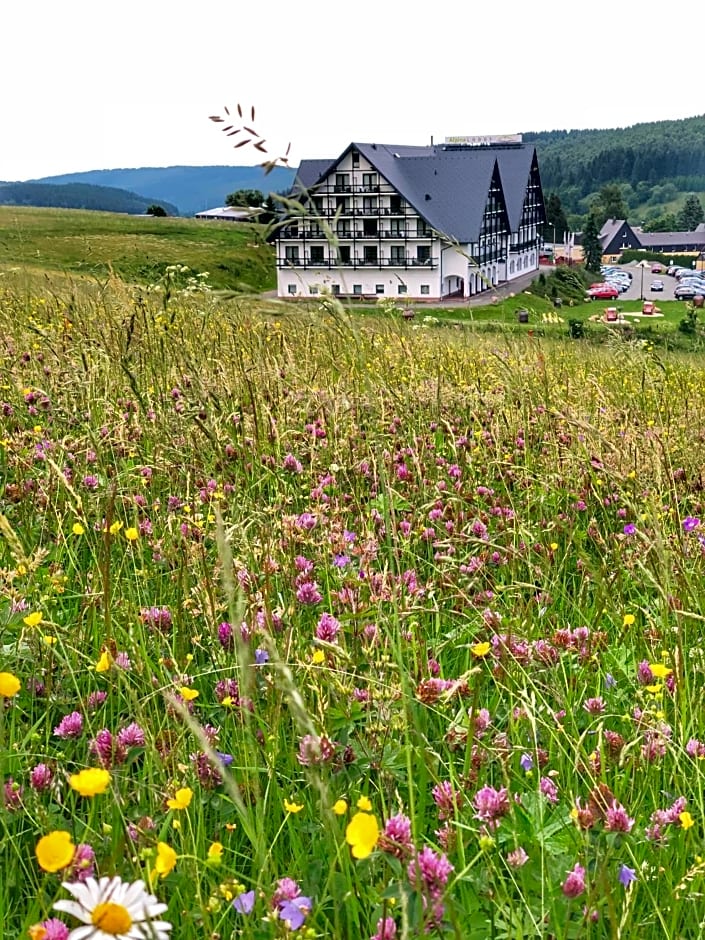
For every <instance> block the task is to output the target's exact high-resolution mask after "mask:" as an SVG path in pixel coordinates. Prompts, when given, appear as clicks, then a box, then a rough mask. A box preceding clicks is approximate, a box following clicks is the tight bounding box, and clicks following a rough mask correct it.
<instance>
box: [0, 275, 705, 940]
mask: <svg viewBox="0 0 705 940" xmlns="http://www.w3.org/2000/svg"><path fill="white" fill-rule="evenodd" d="M0 290H1V294H0V318H1V319H2V337H3V347H4V348H3V361H4V363H5V367H4V372H3V378H2V383H1V385H2V388H1V389H0V408H2V415H3V417H2V433H1V435H0V437H1V438H2V443H1V446H0V474H1V475H2V516H1V517H0V523H1V527H2V535H3V541H2V543H1V544H0V550H1V551H2V556H1V557H0V565H1V570H0V579H1V582H2V597H3V600H2V602H1V604H0V672H6V673H10V674H12V675H14V676H16V677H17V678H18V679H19V680H20V682H21V690H20V691H19V693H18V694H17V695H14V696H9V695H8V696H7V697H5V698H3V699H0V703H1V704H2V705H3V707H2V708H1V709H0V775H1V776H2V777H3V786H4V790H3V794H4V798H3V805H2V807H1V808H0V826H1V827H2V834H1V836H0V866H1V869H2V873H3V877H2V878H1V879H0V924H1V925H2V926H0V937H3V938H4V937H7V938H10V937H12V938H15V937H18V936H24V935H26V933H27V931H28V930H29V929H30V928H31V927H32V925H36V924H37V923H39V922H42V921H44V920H45V919H46V918H48V917H50V916H51V914H52V912H51V906H52V904H53V902H54V901H55V900H56V899H57V898H59V897H66V894H65V891H64V889H63V888H62V887H61V881H62V880H64V881H69V882H71V881H74V880H76V879H77V878H80V877H85V876H86V875H87V874H88V873H90V872H91V871H93V870H95V872H97V873H99V874H107V875H113V874H118V875H120V876H121V877H122V878H123V879H124V880H126V881H132V880H136V879H138V878H142V879H145V880H146V881H147V882H148V883H149V884H150V885H151V889H152V891H153V892H154V893H155V894H156V895H157V896H158V897H159V898H160V900H163V901H164V902H165V903H167V904H168V905H169V909H168V912H167V914H166V915H165V917H166V918H167V919H168V920H170V921H171V922H172V923H173V924H174V925H175V926H174V931H173V935H174V936H175V937H178V938H184V940H190V938H203V937H213V938H215V937H231V936H233V937H234V936H238V937H239V936H242V937H252V938H260V937H278V936H287V935H288V934H290V933H294V932H297V931H296V930H291V929H289V928H288V927H287V916H288V915H289V914H290V909H289V908H287V907H286V906H285V904H286V899H287V898H291V896H292V895H294V894H295V893H296V892H297V891H298V892H300V893H299V895H298V897H299V899H300V898H304V899H307V902H306V903H304V902H303V901H302V902H301V907H300V911H301V912H302V914H303V915H304V916H303V917H302V920H304V921H305V922H304V923H303V924H302V925H301V926H300V927H298V931H300V932H302V933H306V934H307V935H309V936H312V937H316V936H319V937H336V938H338V937H339V938H348V937H350V938H360V937H363V938H367V937H377V938H383V937H384V938H390V937H393V936H397V937H414V936H420V935H424V934H426V933H428V934H430V935H433V936H439V937H440V936H449V937H450V936H452V937H459V938H460V937H462V938H487V937H496V938H500V937H502V938H523V937H531V936H544V937H555V938H573V937H590V938H593V937H594V938H598V937H633V936H637V935H638V936H642V937H645V938H646V937H654V938H655V937H664V936H668V937H684V938H685V937H695V936H698V935H699V934H700V930H701V928H700V926H699V925H700V923H701V922H702V921H703V920H705V908H704V905H703V900H702V896H701V895H702V881H701V877H702V873H703V870H704V863H703V861H702V858H701V855H700V852H701V851H702V850H701V844H702V833H703V818H704V816H703V814H704V811H705V807H704V802H705V801H704V796H703V773H702V757H703V755H705V744H704V743H702V742H703V741H705V727H704V725H705V719H703V716H702V713H701V709H700V708H699V707H698V706H699V695H700V691H701V686H702V675H703V669H704V668H705V661H704V660H703V655H702V649H701V647H702V642H701V637H702V624H703V616H704V611H703V588H702V574H703V562H704V558H705V554H704V548H703V542H704V540H703V538H702V537H701V532H703V527H702V526H701V524H700V522H699V518H700V515H701V514H702V512H703V509H702V490H703V485H704V482H703V477H702V467H703V465H704V464H705V460H704V456H705V453H704V451H705V435H704V433H703V428H705V414H704V412H705V403H704V402H703V398H702V394H701V390H702V387H703V378H704V376H703V368H702V364H701V362H700V361H698V360H697V359H687V358H682V359H677V358H675V357H674V358H670V359H661V358H659V357H658V356H657V355H656V354H655V353H654V352H653V351H652V350H649V349H648V348H647V347H645V346H643V345H641V344H633V343H629V342H621V341H618V340H617V339H615V341H614V345H613V346H612V348H610V349H604V350H593V349H585V348H583V347H580V346H576V345H568V344H562V343H560V342H555V341H549V340H541V339H539V338H537V337H533V338H531V337H529V338H524V339H521V338H516V337H511V336H506V335H501V334H497V335H495V336H492V337H485V338H482V337H478V336H477V335H471V334H468V333H465V332H460V331H454V330H445V329H443V328H441V327H438V328H434V329H425V328H423V327H422V326H414V325H411V324H408V323H403V322H398V321H396V320H387V321H382V320H374V319H371V318H365V319H364V320H357V319H354V318H351V317H349V316H348V315H347V313H346V311H345V310H344V309H343V308H341V307H339V306H337V305H336V304H329V305H328V306H327V307H326V308H325V309H323V308H321V309H320V310H316V311H313V312H308V313H306V312H298V313H291V314H287V315H286V316H279V317H274V316H271V315H267V314H263V313H262V311H261V309H258V308H257V307H256V306H254V305H252V304H247V303H245V302H242V301H241V302H231V303H219V302H216V301H214V300H213V299H212V298H210V297H208V296H200V295H189V294H181V293H179V292H178V291H176V292H173V293H172V294H171V295H170V296H169V298H168V299H166V300H165V298H164V296H163V295H162V296H153V295H145V294H144V293H140V292H138V291H136V290H133V289H130V288H127V287H126V286H124V285H123V284H122V282H119V281H117V280H111V281H109V282H108V283H107V284H106V285H103V286H102V287H101V288H93V289H88V288H85V287H84V286H79V285H74V286H71V285H68V286H67V284H66V283H65V282H63V283H61V284H58V283H57V284H54V285H51V284H50V285H48V286H47V287H46V288H41V287H38V286H32V287H31V289H29V288H28V286H27V283H26V281H24V280H19V279H17V280H13V279H12V278H11V277H9V276H8V277H6V278H5V279H4V280H3V282H2V287H1V288H0ZM32 615H35V616H32ZM194 693H197V694H194ZM74 712H76V713H78V718H76V717H74V718H73V719H72V720H71V721H69V722H66V720H65V719H66V716H69V715H72V713H74ZM62 722H63V724H62ZM133 725H137V726H138V727H137V729H135V727H134V726H133ZM131 726H132V727H131ZM67 727H68V728H70V729H71V733H67V732H66V728H67ZM57 729H58V733H57ZM128 729H129V730H128ZM37 765H44V769H43V770H42V771H41V772H40V771H38V770H37ZM97 766H103V767H106V768H107V769H109V770H110V773H111V782H110V787H109V790H108V791H107V792H106V793H104V794H102V795H96V796H94V797H92V798H91V797H81V796H79V795H78V793H77V792H76V791H75V790H74V789H72V787H71V786H70V782H69V780H70V775H71V774H74V773H75V772H76V771H78V770H80V769H82V768H85V767H97ZM181 789H188V790H190V791H192V794H193V796H192V799H191V801H190V803H189V805H188V806H186V807H185V808H183V809H178V808H172V807H170V806H169V805H168V803H167V801H168V800H173V799H174V798H175V794H176V793H177V791H178V790H181ZM341 801H345V802H344V803H342V802H341ZM359 801H360V802H359ZM177 802H178V801H177ZM358 802H359V806H358ZM360 813H361V814H363V816H362V818H363V821H367V822H369V818H368V817H374V819H375V820H376V821H377V823H378V825H379V827H380V829H382V830H384V834H383V835H382V836H381V837H380V838H379V839H378V840H374V842H373V843H372V844H367V846H366V848H363V849H362V850H360V851H358V850H357V849H356V850H355V854H353V853H352V852H351V845H350V844H348V842H346V832H347V835H348V837H349V842H351V843H354V841H355V840H354V834H355V827H354V826H353V827H352V828H351V829H348V826H349V824H351V822H352V821H353V819H354V818H355V817H356V816H357V815H358V814H360ZM390 820H391V822H390ZM358 822H359V820H358ZM57 830H59V831H61V830H63V831H67V832H69V833H70V834H71V838H72V841H73V843H74V844H75V845H79V844H83V845H86V846H90V849H91V850H92V851H88V850H85V849H84V850H83V856H82V857H83V858H84V862H83V864H82V865H80V864H77V863H76V862H74V863H72V866H68V867H64V869H63V870H61V871H59V872H57V873H47V872H45V871H43V870H42V868H41V867H40V865H39V863H38V859H37V857H36V845H37V842H38V840H39V839H40V837H42V836H44V835H46V834H47V833H50V832H52V831H57ZM160 843H162V844H166V845H168V846H171V847H172V848H173V849H174V850H175V851H176V853H177V856H178V858H177V860H176V864H175V866H174V868H173V870H171V871H170V872H168V873H165V875H164V876H163V877H161V876H160V874H159V872H158V871H157V868H158V859H159V857H160V854H159V848H158V846H159V844H160ZM368 850H369V851H368ZM93 854H94V858H93V857H92V856H93ZM356 855H362V856H364V857H361V858H357V857H356ZM80 858H81V853H79V855H78V856H77V860H78V859H80ZM576 866H578V867H577V868H576ZM167 867H168V866H167ZM569 872H573V874H572V875H570V876H569V875H568V873H569ZM282 879H292V880H293V882H295V883H296V884H295V885H294V886H292V884H290V883H288V882H284V883H282ZM250 891H254V896H251V895H249V892H250ZM238 898H239V899H240V900H239V902H238ZM245 898H247V899H249V900H252V902H253V908H252V911H251V913H243V912H242V909H243V908H246V907H248V904H245V902H244V900H243V899H245ZM294 900H296V898H294ZM233 901H235V902H236V906H235V907H234V906H233ZM309 902H310V903H309ZM238 906H239V907H240V910H238V909H237V908H238ZM64 920H66V922H67V923H68V922H69V920H70V918H68V917H64ZM289 923H292V926H297V921H296V919H295V920H294V921H293V922H292V921H291V920H289ZM45 929H46V928H45ZM33 930H34V936H46V934H42V933H41V931H40V930H39V928H36V927H34V928H33Z"/></svg>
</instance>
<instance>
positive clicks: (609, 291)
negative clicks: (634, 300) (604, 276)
mask: <svg viewBox="0 0 705 940" xmlns="http://www.w3.org/2000/svg"><path fill="white" fill-rule="evenodd" d="M587 295H588V297H589V298H590V300H616V299H617V298H618V297H619V291H618V290H617V288H616V287H614V286H613V285H612V284H593V285H592V287H590V288H589V289H588V292H587Z"/></svg>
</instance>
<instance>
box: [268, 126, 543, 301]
mask: <svg viewBox="0 0 705 940" xmlns="http://www.w3.org/2000/svg"><path fill="white" fill-rule="evenodd" d="M290 198H291V199H296V200H297V201H298V202H299V204H300V207H301V208H300V211H296V212H289V213H288V215H287V216H286V217H285V218H284V219H282V220H281V224H280V225H279V227H278V230H277V234H276V237H275V239H274V240H275V242H276V248H277V292H278V294H279V296H280V297H309V296H311V295H316V294H319V293H320V292H324V291H328V292H330V293H332V294H335V295H341V296H351V297H365V298H372V299H375V298H379V297H383V296H386V297H389V296H394V297H397V296H398V297H404V298H407V299H416V300H440V299H441V298H447V297H470V296H472V295H474V294H477V293H480V292H481V291H483V290H487V289H491V288H492V287H493V286H495V285H497V284H502V283H506V282H508V281H511V280H513V279H515V278H518V277H520V276H522V275H525V274H527V273H530V272H531V271H535V270H538V265H539V248H540V245H541V238H540V235H539V232H540V231H541V226H542V225H543V223H544V222H545V220H546V215H545V208H544V200H543V192H542V189H541V180H540V176H539V167H538V160H537V156H536V150H535V148H534V147H533V146H527V145H524V144H523V143H522V140H521V136H520V135H508V136H504V137H499V138H491V137H489V138H471V137H462V138H448V139H447V140H446V142H445V144H442V145H435V146H434V145H431V146H406V145H405V146H402V145H390V144H364V143H351V144H349V145H348V147H346V149H345V150H344V151H343V153H342V154H341V155H340V156H339V157H337V158H335V159H333V160H304V161H302V163H301V165H300V166H299V169H298V173H297V178H296V181H295V184H294V188H293V190H292V192H291V194H290Z"/></svg>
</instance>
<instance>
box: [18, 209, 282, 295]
mask: <svg viewBox="0 0 705 940" xmlns="http://www.w3.org/2000/svg"><path fill="white" fill-rule="evenodd" d="M262 232H263V229H262V228H261V226H255V225H242V226H241V225H236V224H234V223H232V222H209V221H202V220H200V219H181V218H152V217H151V216H132V215H121V214H118V213H111V212H88V211H86V212H84V211H81V210H77V209H37V208H26V207H17V206H0V270H2V269H5V270H7V268H10V267H18V266H19V267H22V268H23V269H26V268H31V269H35V270H41V271H56V272H64V273H71V274H74V275H76V276H79V275H85V276H87V277H91V278H94V279H98V280H105V278H106V277H107V276H108V275H110V274H111V273H114V274H115V275H117V276H118V277H120V278H122V279H123V280H125V281H130V282H134V283H138V284H142V285H144V286H148V285H150V284H155V283H157V282H158V281H159V280H160V278H162V277H163V276H164V274H165V271H166V268H167V267H168V266H170V265H176V264H178V265H184V266H187V267H188V268H189V269H190V270H191V272H193V274H200V273H203V272H208V283H209V284H210V285H211V287H212V288H213V289H215V290H239V291H262V290H270V289H272V288H273V287H274V286H275V285H276V276H275V271H274V255H273V250H272V248H271V246H269V245H268V244H267V243H266V242H265V241H264V240H263V237H262Z"/></svg>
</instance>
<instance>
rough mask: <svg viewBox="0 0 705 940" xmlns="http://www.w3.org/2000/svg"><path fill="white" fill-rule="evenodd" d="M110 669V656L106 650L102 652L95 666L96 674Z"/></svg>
mask: <svg viewBox="0 0 705 940" xmlns="http://www.w3.org/2000/svg"><path fill="white" fill-rule="evenodd" d="M109 669H110V654H109V653H108V651H107V650H103V652H102V653H101V654H100V659H99V660H98V662H97V663H96V664H95V671H96V672H107V671H108V670H109Z"/></svg>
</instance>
